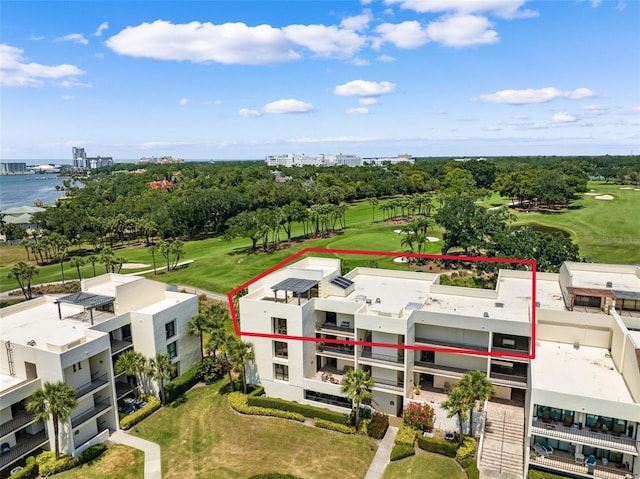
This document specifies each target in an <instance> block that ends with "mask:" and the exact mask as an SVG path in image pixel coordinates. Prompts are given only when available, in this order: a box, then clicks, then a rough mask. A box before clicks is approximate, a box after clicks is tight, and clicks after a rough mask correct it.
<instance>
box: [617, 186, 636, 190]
mask: <svg viewBox="0 0 640 479" xmlns="http://www.w3.org/2000/svg"><path fill="white" fill-rule="evenodd" d="M620 189H621V190H632V189H633V188H632V187H631V186H623V187H622V188H620Z"/></svg>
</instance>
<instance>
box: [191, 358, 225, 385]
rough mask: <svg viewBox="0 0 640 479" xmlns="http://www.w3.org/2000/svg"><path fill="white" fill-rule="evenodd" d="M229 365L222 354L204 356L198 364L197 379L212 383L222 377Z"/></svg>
mask: <svg viewBox="0 0 640 479" xmlns="http://www.w3.org/2000/svg"><path fill="white" fill-rule="evenodd" d="M230 367H231V365H230V364H229V361H227V360H226V359H225V357H224V356H205V357H204V358H202V360H201V361H200V364H199V365H198V380H200V381H204V383H205V384H213V383H215V382H216V381H218V380H220V379H222V378H223V377H224V375H225V374H227V371H229V368H230Z"/></svg>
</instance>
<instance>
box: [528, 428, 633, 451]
mask: <svg viewBox="0 0 640 479" xmlns="http://www.w3.org/2000/svg"><path fill="white" fill-rule="evenodd" d="M531 434H534V435H536V436H543V437H548V438H551V439H559V440H561V441H565V442H571V443H574V444H582V445H586V446H592V447H600V448H605V449H610V450H612V451H618V452H626V453H629V454H633V455H634V456H637V455H638V452H639V450H638V441H636V440H634V439H632V438H630V437H628V436H624V435H621V436H620V437H618V436H613V435H611V434H605V433H602V432H591V431H590V430H588V429H578V428H575V427H566V426H564V425H563V424H562V423H560V422H557V423H544V422H542V421H533V422H532V424H531Z"/></svg>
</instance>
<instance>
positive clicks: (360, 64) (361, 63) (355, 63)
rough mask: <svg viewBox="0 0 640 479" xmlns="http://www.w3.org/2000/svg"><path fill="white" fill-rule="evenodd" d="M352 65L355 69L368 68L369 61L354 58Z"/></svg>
mask: <svg viewBox="0 0 640 479" xmlns="http://www.w3.org/2000/svg"><path fill="white" fill-rule="evenodd" d="M351 64H352V65H353V66H355V67H366V66H367V65H369V60H365V59H364V58H354V59H353V60H351Z"/></svg>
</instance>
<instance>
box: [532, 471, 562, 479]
mask: <svg viewBox="0 0 640 479" xmlns="http://www.w3.org/2000/svg"><path fill="white" fill-rule="evenodd" d="M527 477H528V478H529V479H566V478H565V477H564V476H559V475H557V474H552V473H551V472H544V471H538V470H537V469H529V473H528V474H527Z"/></svg>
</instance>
